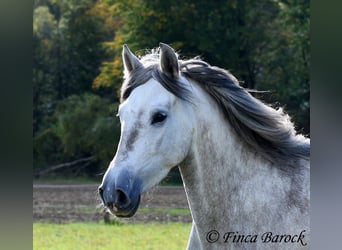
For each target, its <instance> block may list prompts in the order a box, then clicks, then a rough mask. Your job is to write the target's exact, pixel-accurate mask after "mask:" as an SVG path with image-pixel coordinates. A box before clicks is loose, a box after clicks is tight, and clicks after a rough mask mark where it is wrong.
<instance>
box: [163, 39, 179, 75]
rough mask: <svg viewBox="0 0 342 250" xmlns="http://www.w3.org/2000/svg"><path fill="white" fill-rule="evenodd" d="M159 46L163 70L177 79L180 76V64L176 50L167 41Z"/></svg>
mask: <svg viewBox="0 0 342 250" xmlns="http://www.w3.org/2000/svg"><path fill="white" fill-rule="evenodd" d="M159 47H160V68H161V70H162V72H163V73H165V74H168V75H170V76H171V77H173V78H175V79H177V78H178V77H179V65H178V58H177V55H176V53H175V51H174V50H173V48H171V47H170V46H169V45H167V44H165V43H159Z"/></svg>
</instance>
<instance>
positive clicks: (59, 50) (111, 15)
mask: <svg viewBox="0 0 342 250" xmlns="http://www.w3.org/2000/svg"><path fill="white" fill-rule="evenodd" d="M309 7H310V6H309V0H301V1H297V0H259V1H253V0H232V1H207V0H196V1H195V0H194V1H190V0H187V1H184V0H182V1H178V0H173V1H170V0H153V1H151V0H148V1H138V0H77V1H76V0H35V1H34V6H33V151H34V162H33V165H34V169H33V171H34V177H35V178H36V179H37V178H49V177H52V178H54V179H55V178H57V177H62V178H64V177H72V178H75V177H77V178H86V179H89V178H90V179H95V180H98V181H100V180H101V178H102V175H103V173H104V171H105V170H106V168H107V166H108V164H109V162H110V160H111V159H112V158H113V156H114V154H115V151H116V145H117V143H118V140H119V136H120V126H119V120H118V119H117V118H116V117H115V114H116V112H117V107H118V91H119V88H120V86H121V83H122V62H121V50H122V45H123V44H124V43H126V44H128V46H129V47H130V49H131V50H132V51H133V52H135V53H136V54H138V55H144V54H145V53H146V49H152V48H155V47H157V46H158V44H159V42H164V43H168V44H170V45H171V46H173V48H175V49H176V51H178V52H179V54H180V55H181V58H191V57H194V56H200V57H201V58H202V59H203V60H205V61H207V62H208V63H210V64H211V65H216V66H219V67H222V68H225V69H228V70H229V71H231V73H232V74H234V75H235V76H236V77H237V78H238V79H239V80H240V81H241V85H243V86H244V87H246V88H250V89H257V90H267V91H269V92H267V93H263V94H262V95H260V94H258V97H259V98H261V99H263V100H264V101H266V102H268V103H271V104H273V106H277V107H279V106H282V107H284V108H285V111H286V112H288V113H289V114H290V116H291V117H292V118H293V122H294V123H295V125H296V128H297V130H298V131H299V132H300V133H304V134H305V135H307V136H310V118H309V115H310V106H309V101H310V98H309V97H310V78H309V67H310V9H309ZM166 181H170V182H173V183H180V184H181V179H180V178H179V175H178V171H177V169H175V170H174V171H173V172H172V173H171V176H170V177H168V178H167V180H166Z"/></svg>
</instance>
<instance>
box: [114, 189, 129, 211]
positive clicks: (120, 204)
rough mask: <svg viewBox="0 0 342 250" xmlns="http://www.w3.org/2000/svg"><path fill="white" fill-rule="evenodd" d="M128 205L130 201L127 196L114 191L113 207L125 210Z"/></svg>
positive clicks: (121, 192) (119, 191)
mask: <svg viewBox="0 0 342 250" xmlns="http://www.w3.org/2000/svg"><path fill="white" fill-rule="evenodd" d="M129 203H130V199H129V198H128V197H127V195H126V194H125V193H124V192H123V191H121V190H116V200H115V206H116V207H117V208H125V207H127V206H128V205H129Z"/></svg>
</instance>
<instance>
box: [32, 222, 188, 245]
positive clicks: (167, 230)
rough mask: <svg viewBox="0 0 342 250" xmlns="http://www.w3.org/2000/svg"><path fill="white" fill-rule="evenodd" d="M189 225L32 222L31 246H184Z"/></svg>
mask: <svg viewBox="0 0 342 250" xmlns="http://www.w3.org/2000/svg"><path fill="white" fill-rule="evenodd" d="M190 227H191V225H190V224H189V223H188V224H184V223H167V224H155V223H149V224H127V225H105V224H96V223H93V222H92V223H84V222H83V223H71V224H48V223H34V225H33V237H34V240H33V249H37V250H38V249H48V250H69V249H70V250H73V249H82V250H87V249H89V250H96V249H99V250H100V249H116V250H121V249H122V250H126V249H136V250H140V249H141V250H143V249H158V250H159V249H185V248H186V244H187V240H188V237H189V232H190Z"/></svg>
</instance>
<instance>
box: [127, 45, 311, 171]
mask: <svg viewBox="0 0 342 250" xmlns="http://www.w3.org/2000/svg"><path fill="white" fill-rule="evenodd" d="M140 61H141V63H142V65H143V66H141V67H138V68H136V69H134V70H133V71H132V72H131V73H130V74H127V75H125V82H124V84H123V86H122V89H121V101H124V100H125V99H127V98H128V97H129V95H130V93H131V92H132V91H133V90H134V89H135V88H136V87H138V86H140V85H142V84H144V83H146V82H147V81H148V80H149V79H151V78H154V79H155V80H157V81H158V82H160V84H162V86H163V87H164V88H165V89H167V90H168V91H169V92H171V93H172V94H174V95H175V96H177V97H178V98H180V99H182V100H186V101H190V102H191V101H192V98H191V92H190V91H189V90H188V89H187V88H185V87H184V86H183V84H182V83H181V82H180V79H181V78H180V79H173V78H172V77H170V76H169V75H167V74H164V73H163V72H162V71H161V70H160V68H159V53H158V51H154V52H152V53H151V54H148V55H146V56H144V57H143V58H142V59H141V60H140ZM179 66H180V73H181V75H182V76H183V77H185V78H187V79H188V80H192V81H193V82H195V83H197V84H198V85H199V86H200V87H201V88H202V89H203V90H204V91H205V92H207V93H208V94H209V95H210V96H211V97H212V98H213V99H214V100H215V102H216V103H217V104H218V106H219V107H220V110H221V111H222V112H223V114H224V117H225V118H226V120H227V121H228V122H229V124H230V126H231V127H232V128H233V131H235V133H236V134H237V136H238V138H240V139H241V141H242V142H243V143H245V145H247V146H248V147H249V148H250V149H251V150H253V151H254V152H256V153H257V154H259V155H261V156H262V157H264V158H265V159H267V160H269V161H270V162H271V163H273V164H275V165H278V166H279V167H281V168H283V167H284V166H291V167H295V166H296V165H297V164H298V161H299V160H301V159H307V160H308V159H309V157H310V140H309V139H307V138H305V137H304V136H302V135H296V131H295V129H294V126H293V124H292V122H291V121H290V118H289V116H288V115H287V114H285V113H284V112H283V110H282V109H281V108H279V109H278V110H276V109H274V108H272V107H270V106H268V105H266V104H264V103H263V102H261V101H260V100H258V99H256V98H254V97H253V96H252V95H251V94H250V93H249V92H248V91H247V90H246V89H244V88H243V87H241V86H240V85H239V83H238V81H237V79H236V78H235V77H234V76H233V75H232V74H231V73H230V72H229V71H226V70H224V69H221V68H218V67H214V66H211V65H209V64H208V63H206V62H204V61H202V60H199V59H191V60H184V61H182V60H179Z"/></svg>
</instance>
